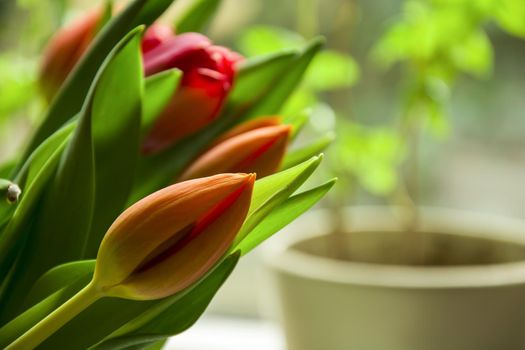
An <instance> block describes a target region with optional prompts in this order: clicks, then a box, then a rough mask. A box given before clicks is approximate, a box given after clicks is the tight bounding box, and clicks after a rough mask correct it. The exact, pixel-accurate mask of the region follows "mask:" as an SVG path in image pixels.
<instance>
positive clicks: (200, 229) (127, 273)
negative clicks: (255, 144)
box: [93, 174, 255, 300]
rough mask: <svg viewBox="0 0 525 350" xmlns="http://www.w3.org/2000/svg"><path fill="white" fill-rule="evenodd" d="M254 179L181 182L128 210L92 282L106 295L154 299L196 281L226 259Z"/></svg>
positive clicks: (105, 245)
mask: <svg viewBox="0 0 525 350" xmlns="http://www.w3.org/2000/svg"><path fill="white" fill-rule="evenodd" d="M254 181H255V175H254V174H220V175H216V176H212V177H208V178H201V179H197V180H191V181H186V182H181V183H178V184H175V185H172V186H170V187H167V188H165V189H163V190H160V191H158V192H156V193H154V194H152V195H150V196H148V197H146V198H144V199H142V200H141V201H139V202H137V203H136V204H134V205H133V206H131V207H130V208H129V209H127V210H126V211H125V212H124V213H123V214H122V215H121V216H120V217H119V218H118V219H117V220H116V221H115V222H114V223H113V225H112V226H111V227H110V228H109V230H108V232H107V233H106V235H105V237H104V239H103V240H102V243H101V245H100V249H99V252H98V256H97V265H96V268H95V274H94V279H93V283H94V284H95V285H96V286H98V287H99V288H100V289H101V290H103V291H104V294H105V295H108V296H117V297H123V298H130V299H138V300H150V299H158V298H163V297H166V296H169V295H172V294H174V293H176V292H178V291H180V290H182V289H184V288H186V287H188V286H190V285H191V284H192V283H194V282H196V281H197V280H198V279H200V278H201V277H202V276H203V275H204V274H205V273H206V272H207V271H209V270H210V269H211V268H212V267H213V266H214V265H215V264H216V263H217V262H218V260H219V259H220V258H221V257H223V255H224V254H225V253H226V251H227V250H228V248H229V247H230V245H231V243H232V242H233V240H234V238H235V236H236V234H237V232H238V231H239V229H240V227H241V226H242V224H243V222H244V219H245V217H246V214H247V212H248V208H249V206H250V201H251V194H252V189H253V184H254Z"/></svg>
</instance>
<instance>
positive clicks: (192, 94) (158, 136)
mask: <svg viewBox="0 0 525 350" xmlns="http://www.w3.org/2000/svg"><path fill="white" fill-rule="evenodd" d="M240 59H241V56H240V55H238V54H236V53H234V52H232V51H230V50H228V49H226V48H223V47H220V46H215V45H213V44H212V43H211V41H210V40H209V39H208V38H206V37H205V36H203V35H201V34H197V33H184V34H181V35H177V36H174V37H171V38H169V39H167V40H164V42H162V43H160V44H157V45H156V46H155V47H154V48H152V49H149V50H148V51H147V52H144V69H145V72H146V75H151V74H155V73H158V72H161V71H164V70H167V69H171V68H178V69H180V70H182V72H183V78H182V82H181V84H180V86H179V88H178V89H177V91H176V92H175V94H174V96H173V97H172V99H171V101H170V103H169V104H168V106H167V107H166V109H165V110H164V111H163V112H162V113H161V115H160V116H159V117H158V119H157V121H156V122H155V124H154V126H153V128H152V130H151V131H150V132H149V134H148V135H147V136H146V138H145V139H144V142H143V147H142V151H143V153H145V154H152V153H157V152H159V151H162V150H163V149H165V148H167V147H169V146H171V145H172V144H174V143H176V142H177V141H180V140H181V139H183V138H185V137H187V136H189V135H191V134H193V133H195V132H197V131H198V130H200V129H202V128H203V127H205V126H206V125H208V124H209V123H211V122H212V121H213V120H214V119H215V118H216V117H217V115H218V114H219V111H220V109H221V107H222V105H223V103H224V101H225V99H226V97H227V95H228V93H229V91H230V90H231V88H232V84H233V80H234V76H235V64H236V63H237V62H238V61H239V60H240Z"/></svg>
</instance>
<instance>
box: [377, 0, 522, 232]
mask: <svg viewBox="0 0 525 350" xmlns="http://www.w3.org/2000/svg"><path fill="white" fill-rule="evenodd" d="M524 15H525V4H524V3H523V1H520V0H497V1H491V0H489V1H485V0H481V1H477V0H416V1H414V0H409V1H405V3H404V7H403V13H402V15H400V16H399V18H398V19H396V20H395V21H394V22H393V23H392V24H391V25H390V26H389V28H388V29H387V31H386V32H385V33H384V35H383V36H382V38H381V39H380V40H379V42H378V43H377V45H376V47H375V48H374V50H373V52H372V57H373V58H374V60H375V61H376V62H378V63H379V64H380V65H381V66H382V67H383V68H384V69H387V68H390V67H392V66H393V65H394V64H399V65H401V68H402V76H403V80H404V88H403V90H402V93H403V97H402V106H401V113H400V117H399V135H400V137H401V138H402V139H403V140H405V142H406V144H407V145H406V149H407V160H408V162H407V163H406V164H405V169H404V172H405V175H404V176H401V178H402V179H403V181H401V182H400V186H399V187H398V192H397V197H398V200H397V202H398V203H399V204H402V205H404V206H406V207H407V208H409V212H410V214H408V219H407V222H406V225H407V227H408V229H409V230H411V228H415V226H416V225H417V210H416V206H417V202H418V187H419V185H418V183H419V181H418V172H419V162H420V159H419V158H420V154H419V152H420V139H421V137H422V134H423V132H425V131H429V132H430V133H431V134H432V135H435V136H438V137H443V136H446V135H447V133H448V132H449V129H450V127H449V118H448V115H447V104H448V102H449V99H450V95H451V91H453V88H454V85H455V82H456V80H457V78H458V76H459V75H460V74H468V75H470V76H472V77H474V78H478V79H486V78H488V77H489V76H490V75H491V72H492V64H493V56H494V53H493V48H492V45H491V43H490V39H489V37H488V34H487V32H486V29H485V27H486V24H488V23H496V24H497V25H499V27H500V28H501V29H502V30H503V31H506V32H507V33H509V34H511V35H518V36H521V37H525V24H524V22H523V21H522V20H519V19H518V17H520V16H521V18H523V16H524Z"/></svg>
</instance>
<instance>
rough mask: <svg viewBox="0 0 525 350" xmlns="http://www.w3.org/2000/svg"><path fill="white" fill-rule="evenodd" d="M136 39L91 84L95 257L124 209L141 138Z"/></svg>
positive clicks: (89, 251)
mask: <svg viewBox="0 0 525 350" xmlns="http://www.w3.org/2000/svg"><path fill="white" fill-rule="evenodd" d="M140 40H141V37H140V35H135V36H134V37H133V38H132V40H131V41H130V42H129V44H127V45H126V46H125V47H124V48H123V49H122V51H121V52H119V54H118V55H116V56H115V57H114V58H113V60H112V62H111V64H109V65H108V67H107V68H106V70H105V72H104V74H103V75H102V76H101V78H100V81H99V82H98V84H97V85H98V86H97V90H96V93H95V96H94V99H93V105H92V113H91V114H92V117H91V119H92V127H93V146H94V155H95V183H96V189H95V203H94V213H93V222H92V226H91V232H90V234H89V236H88V240H87V247H86V255H85V256H86V257H93V258H94V257H95V256H96V254H97V252H98V246H99V244H100V242H101V241H102V237H103V236H104V234H105V233H106V231H107V229H108V228H109V226H110V225H111V223H112V222H113V221H114V220H115V219H116V218H117V216H118V215H119V214H120V212H121V211H122V209H123V208H124V206H125V204H126V201H127V199H128V197H129V194H130V191H131V188H132V186H133V181H134V178H133V174H134V173H135V170H136V165H137V159H138V152H139V142H140V139H141V137H140V123H141V112H142V106H141V101H142V95H143V78H142V77H143V69H142V63H141V54H140ZM115 180H117V181H115Z"/></svg>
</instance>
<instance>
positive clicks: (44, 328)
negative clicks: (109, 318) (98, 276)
mask: <svg viewBox="0 0 525 350" xmlns="http://www.w3.org/2000/svg"><path fill="white" fill-rule="evenodd" d="M102 296H103V295H102V293H100V291H99V290H98V288H96V286H95V285H94V284H93V282H90V283H89V284H88V285H87V286H85V287H84V288H83V289H81V290H80V291H79V292H78V293H77V294H75V295H74V296H73V297H71V298H70V299H69V300H68V301H66V302H65V303H64V304H62V305H61V306H60V307H59V308H58V309H55V310H54V311H53V312H52V313H50V314H49V315H47V316H46V317H45V318H44V319H42V320H41V321H40V322H38V323H37V324H36V325H35V326H33V327H32V328H31V329H30V330H28V331H27V332H25V333H24V334H23V335H22V336H20V337H19V338H18V339H17V340H15V341H14V342H12V343H11V344H10V345H9V346H8V347H7V348H6V350H29V349H34V348H36V347H37V346H38V345H40V343H42V342H43V341H44V340H46V339H47V338H48V337H49V336H51V335H52V334H53V333H55V332H56V331H57V330H59V329H60V328H61V327H62V326H64V325H65V324H66V323H67V322H69V321H71V320H72V319H73V317H75V316H76V315H78V314H79V313H80V312H82V311H83V310H84V309H86V308H87V307H88V306H89V305H91V304H93V303H94V302H95V301H97V300H98V299H100V298H101V297H102Z"/></svg>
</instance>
